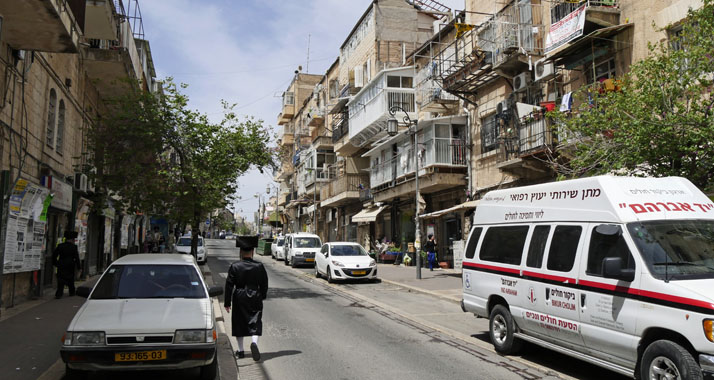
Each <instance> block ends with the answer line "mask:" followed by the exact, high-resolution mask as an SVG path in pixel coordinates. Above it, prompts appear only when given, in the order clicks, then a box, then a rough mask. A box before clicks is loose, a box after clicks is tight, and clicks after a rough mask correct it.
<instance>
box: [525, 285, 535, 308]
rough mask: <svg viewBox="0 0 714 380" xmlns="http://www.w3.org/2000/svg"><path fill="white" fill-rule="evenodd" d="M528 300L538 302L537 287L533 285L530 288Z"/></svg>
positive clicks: (533, 302)
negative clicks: (534, 287)
mask: <svg viewBox="0 0 714 380" xmlns="http://www.w3.org/2000/svg"><path fill="white" fill-rule="evenodd" d="M527 298H528V301H531V303H532V304H535V303H536V296H535V289H533V287H532V286H531V287H530V289H528V297H527Z"/></svg>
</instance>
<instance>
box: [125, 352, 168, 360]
mask: <svg viewBox="0 0 714 380" xmlns="http://www.w3.org/2000/svg"><path fill="white" fill-rule="evenodd" d="M164 359H166V350H156V351H137V352H119V353H116V354H114V361H115V362H143V361H147V360H164Z"/></svg>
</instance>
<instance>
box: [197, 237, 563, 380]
mask: <svg viewBox="0 0 714 380" xmlns="http://www.w3.org/2000/svg"><path fill="white" fill-rule="evenodd" d="M233 244H234V242H233V241H230V240H228V241H222V240H213V241H209V242H208V248H209V249H210V258H209V263H208V265H209V268H210V271H211V273H212V277H213V279H214V282H216V284H217V285H218V284H220V285H223V282H224V279H225V277H224V276H225V273H226V272H227V269H228V266H229V264H230V262H232V261H235V260H237V251H236V250H235V248H234V247H233ZM257 259H258V260H259V261H262V262H264V263H265V265H266V268H267V270H268V276H269V279H270V290H269V292H268V299H267V300H266V301H265V304H264V318H263V336H262V337H261V339H260V343H259V346H260V349H261V352H262V353H263V355H262V360H261V361H260V362H259V363H254V362H253V361H252V359H251V358H250V357H249V356H248V357H247V358H245V359H239V360H238V365H239V376H240V378H241V379H265V378H268V379H407V378H408V379H415V380H418V379H435V378H440V379H554V378H556V377H555V376H553V375H549V374H547V373H544V372H542V371H539V370H537V369H535V368H531V367H529V366H527V365H524V364H523V363H521V362H517V361H512V360H510V359H508V358H504V357H501V356H499V355H496V354H494V353H493V352H489V351H488V350H484V349H482V348H481V347H478V346H476V345H473V344H468V343H466V342H456V341H454V339H453V338H452V337H450V336H449V335H447V334H445V333H443V332H441V331H438V330H434V329H432V328H429V327H428V326H425V325H421V324H419V323H415V322H414V321H412V320H409V319H407V318H404V317H403V316H401V315H399V314H396V313H393V312H391V311H389V310H386V309H383V308H380V307H377V306H375V305H374V304H372V303H370V302H366V301H365V300H364V299H363V298H361V297H359V296H358V295H357V294H355V293H354V292H352V291H351V290H348V289H344V290H343V289H340V287H338V286H334V287H333V286H331V285H328V284H326V283H325V282H324V281H322V280H315V279H313V278H311V277H309V276H306V275H303V274H302V273H301V272H300V271H295V270H293V269H291V268H288V267H285V266H284V265H283V264H282V263H279V262H275V261H272V260H271V259H270V257H258V258H257ZM360 285H361V286H365V287H378V286H381V284H359V285H357V284H354V285H353V286H360ZM225 319H226V321H229V320H230V316H225ZM246 343H248V341H247V339H246Z"/></svg>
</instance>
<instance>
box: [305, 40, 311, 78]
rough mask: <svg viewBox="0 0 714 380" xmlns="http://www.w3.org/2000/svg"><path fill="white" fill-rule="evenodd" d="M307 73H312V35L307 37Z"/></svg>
mask: <svg viewBox="0 0 714 380" xmlns="http://www.w3.org/2000/svg"><path fill="white" fill-rule="evenodd" d="M305 72H306V73H308V74H309V73H310V34H309V33H308V35H307V64H306V65H305Z"/></svg>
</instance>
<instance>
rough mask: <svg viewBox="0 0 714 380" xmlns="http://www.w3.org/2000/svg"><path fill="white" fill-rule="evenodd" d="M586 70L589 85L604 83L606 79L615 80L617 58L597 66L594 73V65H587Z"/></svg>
mask: <svg viewBox="0 0 714 380" xmlns="http://www.w3.org/2000/svg"><path fill="white" fill-rule="evenodd" d="M584 69H585V76H586V78H587V82H588V84H592V83H595V82H598V83H599V82H603V81H604V80H605V79H613V78H615V58H614V57H613V58H610V59H608V60H607V61H605V62H601V63H598V64H596V65H595V71H594V72H593V67H592V64H589V65H586V66H585V68H584ZM593 75H594V77H593ZM593 78H595V79H593Z"/></svg>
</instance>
